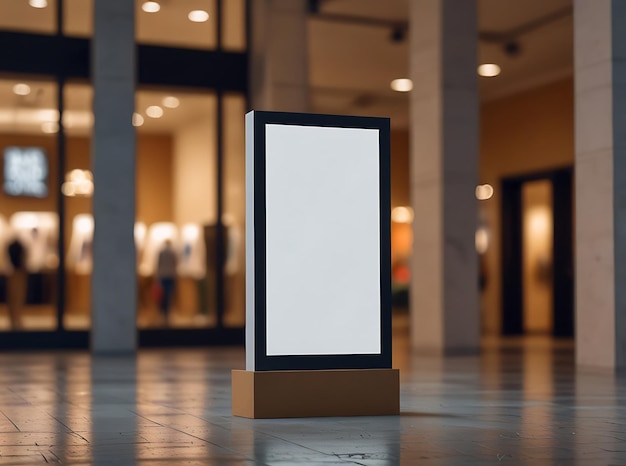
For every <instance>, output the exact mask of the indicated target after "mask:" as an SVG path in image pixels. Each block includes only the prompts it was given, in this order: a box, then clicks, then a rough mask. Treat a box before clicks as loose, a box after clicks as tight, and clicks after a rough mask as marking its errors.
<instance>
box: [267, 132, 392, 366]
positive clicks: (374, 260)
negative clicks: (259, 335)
mask: <svg viewBox="0 0 626 466" xmlns="http://www.w3.org/2000/svg"><path fill="white" fill-rule="evenodd" d="M265 163H266V232H265V233H266V323H267V329H266V330H267V340H266V341H267V348H266V349H267V355H268V356H281V355H294V356H295V355H348V354H380V353H381V341H380V337H381V331H380V322H381V305H380V199H379V131H378V130H377V129H359V128H334V127H333V128H329V127H316V126H295V125H277V124H268V125H266V161H265Z"/></svg>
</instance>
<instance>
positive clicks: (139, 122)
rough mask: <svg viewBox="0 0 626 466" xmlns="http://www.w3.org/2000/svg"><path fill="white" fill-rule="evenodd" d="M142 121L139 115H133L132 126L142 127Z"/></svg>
mask: <svg viewBox="0 0 626 466" xmlns="http://www.w3.org/2000/svg"><path fill="white" fill-rule="evenodd" d="M143 122H144V119H143V117H142V116H141V115H140V114H139V113H133V126H141V125H143Z"/></svg>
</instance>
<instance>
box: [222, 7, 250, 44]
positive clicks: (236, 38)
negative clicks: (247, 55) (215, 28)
mask: <svg viewBox="0 0 626 466" xmlns="http://www.w3.org/2000/svg"><path fill="white" fill-rule="evenodd" d="M222 47H223V48H224V49H225V50H232V51H235V52H242V51H244V50H246V1H245V0H227V1H223V2H222Z"/></svg>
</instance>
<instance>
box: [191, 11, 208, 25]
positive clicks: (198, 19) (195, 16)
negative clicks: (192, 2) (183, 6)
mask: <svg viewBox="0 0 626 466" xmlns="http://www.w3.org/2000/svg"><path fill="white" fill-rule="evenodd" d="M187 18H189V21H192V22H194V23H204V22H205V21H208V20H209V14H208V13H207V12H206V11H204V10H193V11H190V12H189V14H188V15H187Z"/></svg>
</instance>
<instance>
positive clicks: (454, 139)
mask: <svg viewBox="0 0 626 466" xmlns="http://www.w3.org/2000/svg"><path fill="white" fill-rule="evenodd" d="M409 4H410V13H409V14H410V77H411V79H412V80H413V91H412V92H411V96H410V109H411V123H410V138H411V149H410V151H411V168H410V169H411V174H410V180H411V204H412V206H413V209H414V210H415V220H414V222H413V238H414V239H413V257H412V263H411V271H412V277H411V290H410V292H411V294H410V301H411V302H410V311H411V343H412V346H413V348H414V349H417V350H420V351H425V352H433V353H439V354H441V353H465V352H475V351H477V350H478V348H479V343H480V313H479V291H478V267H477V254H476V250H475V246H474V235H475V231H476V226H477V223H478V222H477V205H476V199H475V194H474V191H475V187H476V184H477V180H478V144H479V142H478V141H479V139H478V138H479V134H478V124H479V104H478V88H477V73H476V66H477V43H478V33H477V16H476V2H475V1H471V0H469V1H468V0H411V2H409Z"/></svg>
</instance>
